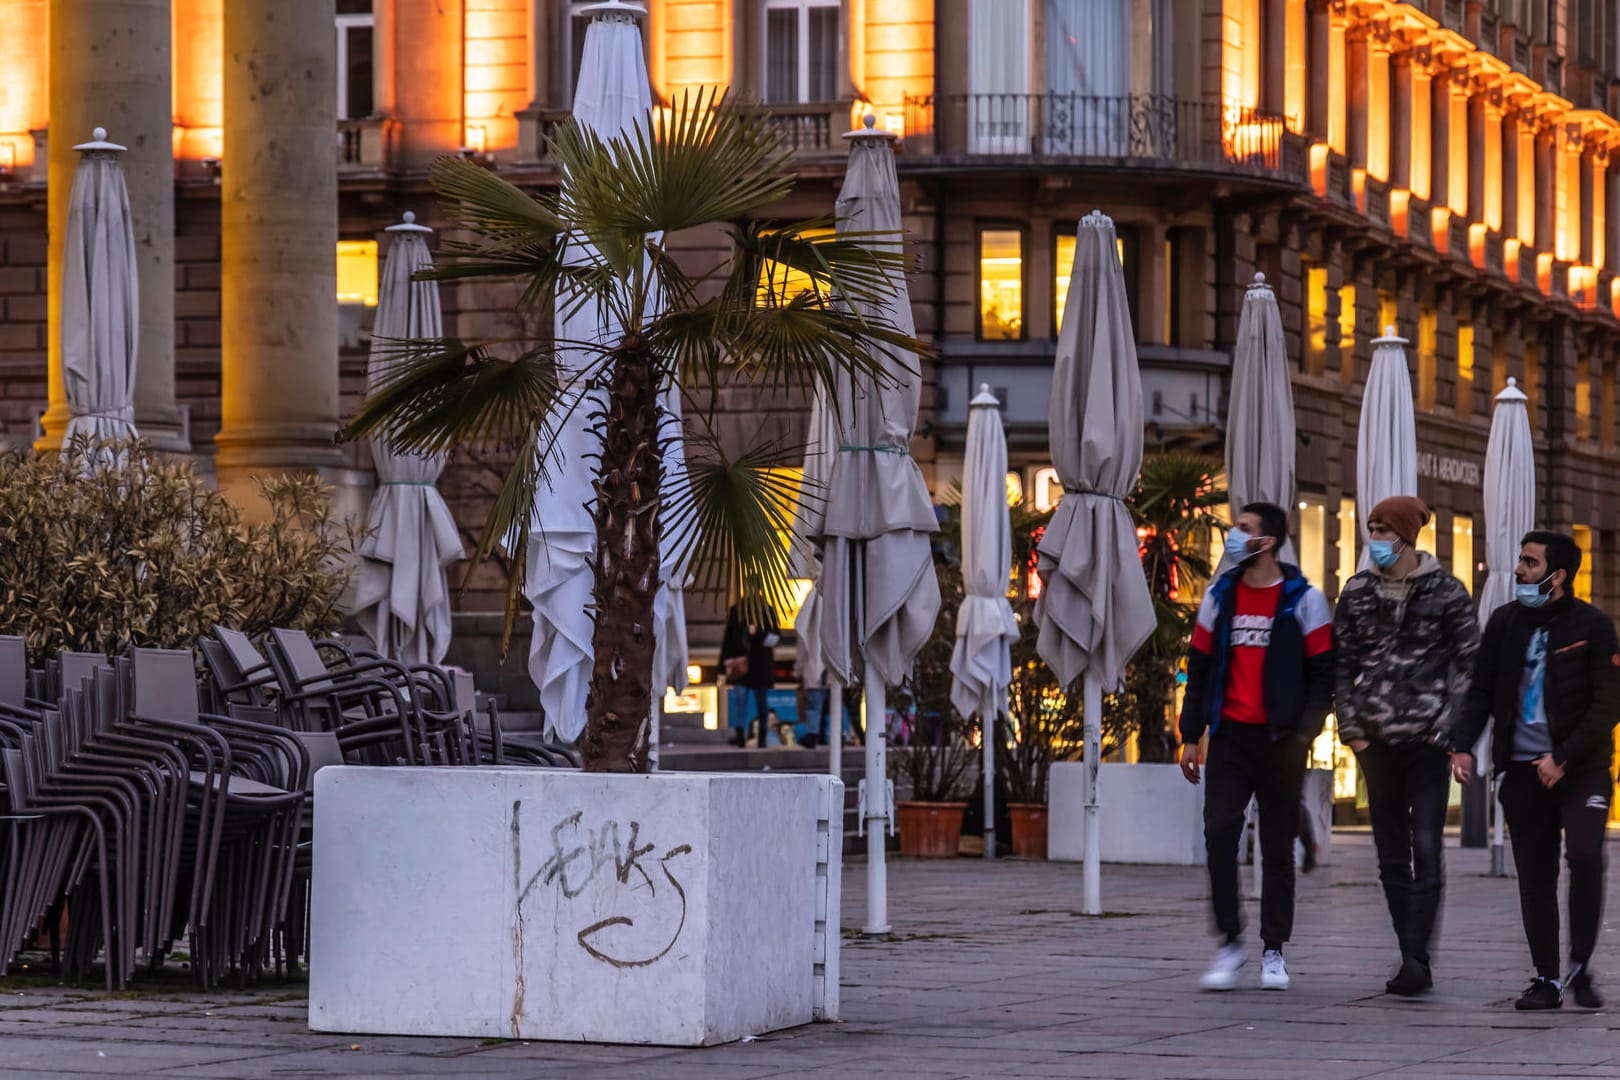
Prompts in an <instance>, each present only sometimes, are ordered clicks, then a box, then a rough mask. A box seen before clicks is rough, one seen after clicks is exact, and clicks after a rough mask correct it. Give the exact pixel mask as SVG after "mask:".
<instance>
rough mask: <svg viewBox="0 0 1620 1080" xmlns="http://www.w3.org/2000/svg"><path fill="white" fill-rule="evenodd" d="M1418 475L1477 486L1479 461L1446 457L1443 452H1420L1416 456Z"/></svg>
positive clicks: (1448, 482)
mask: <svg viewBox="0 0 1620 1080" xmlns="http://www.w3.org/2000/svg"><path fill="white" fill-rule="evenodd" d="M1417 471H1418V475H1419V476H1426V477H1428V478H1429V479H1431V480H1440V481H1442V482H1444V483H1447V484H1466V485H1468V486H1469V487H1479V462H1477V461H1464V460H1462V459H1461V458H1454V457H1446V456H1445V455H1443V454H1426V453H1420V454H1418V456H1417Z"/></svg>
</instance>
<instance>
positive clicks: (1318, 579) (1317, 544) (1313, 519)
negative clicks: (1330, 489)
mask: <svg viewBox="0 0 1620 1080" xmlns="http://www.w3.org/2000/svg"><path fill="white" fill-rule="evenodd" d="M1299 569H1300V572H1301V573H1303V574H1304V575H1305V577H1306V579H1307V580H1308V581H1310V582H1311V583H1312V584H1314V585H1320V584H1321V583H1322V582H1324V581H1326V580H1327V504H1326V503H1325V502H1323V501H1322V500H1320V499H1317V498H1313V497H1311V496H1306V497H1305V498H1303V499H1301V500H1300V501H1299Z"/></svg>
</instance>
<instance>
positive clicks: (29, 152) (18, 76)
mask: <svg viewBox="0 0 1620 1080" xmlns="http://www.w3.org/2000/svg"><path fill="white" fill-rule="evenodd" d="M0 25H3V26H4V27H5V28H6V32H5V33H4V34H0V170H4V171H8V172H10V171H21V170H24V169H31V168H32V167H33V165H34V136H33V134H32V133H33V132H35V131H41V130H43V129H44V128H45V126H46V124H47V122H48V121H49V117H50V93H49V91H50V72H49V69H48V57H49V52H48V50H47V49H46V48H45V41H46V34H47V32H48V31H47V25H48V20H47V0H0Z"/></svg>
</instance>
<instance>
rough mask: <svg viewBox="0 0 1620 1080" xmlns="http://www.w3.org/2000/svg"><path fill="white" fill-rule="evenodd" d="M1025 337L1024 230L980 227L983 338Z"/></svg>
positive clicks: (1005, 339) (980, 307) (980, 331)
mask: <svg viewBox="0 0 1620 1080" xmlns="http://www.w3.org/2000/svg"><path fill="white" fill-rule="evenodd" d="M1023 337H1024V233H1023V231H1022V230H1021V229H998V228H984V229H980V230H979V338H980V339H981V340H983V341H1021V340H1023Z"/></svg>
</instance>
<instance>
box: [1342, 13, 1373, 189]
mask: <svg viewBox="0 0 1620 1080" xmlns="http://www.w3.org/2000/svg"><path fill="white" fill-rule="evenodd" d="M1369 44H1370V43H1369V42H1368V41H1367V34H1366V31H1365V30H1364V29H1363V30H1362V31H1361V32H1360V33H1358V34H1357V35H1356V36H1355V37H1353V38H1351V39H1350V40H1349V41H1348V42H1347V43H1346V45H1345V69H1346V72H1345V75H1346V77H1345V82H1346V84H1347V85H1346V93H1345V106H1346V109H1347V110H1348V113H1349V132H1350V142H1349V152H1350V153H1349V156H1350V165H1351V167H1352V168H1357V169H1365V168H1366V167H1367V135H1368V126H1367V109H1368V105H1369V104H1370V102H1369V100H1368V98H1369V94H1368V89H1369V87H1368V85H1367V80H1368V78H1369V76H1370V75H1371V72H1372V52H1371V49H1370V47H1369Z"/></svg>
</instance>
